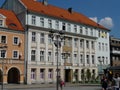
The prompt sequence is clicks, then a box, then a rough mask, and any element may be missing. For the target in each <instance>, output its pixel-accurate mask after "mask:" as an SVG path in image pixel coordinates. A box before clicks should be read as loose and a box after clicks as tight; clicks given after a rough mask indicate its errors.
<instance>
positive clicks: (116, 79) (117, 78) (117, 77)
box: [113, 74, 120, 90]
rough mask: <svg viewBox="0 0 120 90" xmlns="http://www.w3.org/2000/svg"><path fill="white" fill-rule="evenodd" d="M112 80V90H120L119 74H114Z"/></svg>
mask: <svg viewBox="0 0 120 90" xmlns="http://www.w3.org/2000/svg"><path fill="white" fill-rule="evenodd" d="M113 80H114V81H115V85H114V86H113V87H114V90H119V88H120V86H119V85H120V77H119V74H115V77H113Z"/></svg>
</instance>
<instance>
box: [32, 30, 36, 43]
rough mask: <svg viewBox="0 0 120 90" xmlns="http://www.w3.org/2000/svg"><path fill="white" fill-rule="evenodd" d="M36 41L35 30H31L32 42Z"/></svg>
mask: <svg viewBox="0 0 120 90" xmlns="http://www.w3.org/2000/svg"><path fill="white" fill-rule="evenodd" d="M35 41H36V32H32V42H35Z"/></svg>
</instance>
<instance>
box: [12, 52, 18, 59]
mask: <svg viewBox="0 0 120 90" xmlns="http://www.w3.org/2000/svg"><path fill="white" fill-rule="evenodd" d="M18 57H19V54H18V51H13V58H14V59H18Z"/></svg>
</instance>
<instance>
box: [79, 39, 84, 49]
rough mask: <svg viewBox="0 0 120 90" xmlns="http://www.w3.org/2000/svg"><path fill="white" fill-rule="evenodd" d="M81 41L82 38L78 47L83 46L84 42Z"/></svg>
mask: <svg viewBox="0 0 120 90" xmlns="http://www.w3.org/2000/svg"><path fill="white" fill-rule="evenodd" d="M83 41H84V40H83V39H81V40H80V47H81V48H83V44H84V42H83Z"/></svg>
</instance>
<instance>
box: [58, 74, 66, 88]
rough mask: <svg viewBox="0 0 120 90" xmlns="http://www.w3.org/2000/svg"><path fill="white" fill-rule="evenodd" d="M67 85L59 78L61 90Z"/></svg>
mask: <svg viewBox="0 0 120 90" xmlns="http://www.w3.org/2000/svg"><path fill="white" fill-rule="evenodd" d="M64 85H65V83H64V81H63V80H62V79H61V77H60V76H59V86H60V89H61V90H63V86H64Z"/></svg>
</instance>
